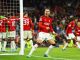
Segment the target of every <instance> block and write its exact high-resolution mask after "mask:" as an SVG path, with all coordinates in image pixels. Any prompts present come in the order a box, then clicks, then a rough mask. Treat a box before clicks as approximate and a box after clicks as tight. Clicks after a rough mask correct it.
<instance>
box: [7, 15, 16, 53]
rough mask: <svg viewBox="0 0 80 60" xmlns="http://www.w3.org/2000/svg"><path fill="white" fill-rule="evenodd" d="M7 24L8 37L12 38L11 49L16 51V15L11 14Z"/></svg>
mask: <svg viewBox="0 0 80 60" xmlns="http://www.w3.org/2000/svg"><path fill="white" fill-rule="evenodd" d="M7 24H8V32H9V35H8V38H10V40H11V51H12V52H14V51H16V44H15V38H16V17H15V16H11V17H10V18H9V19H8V20H7Z"/></svg>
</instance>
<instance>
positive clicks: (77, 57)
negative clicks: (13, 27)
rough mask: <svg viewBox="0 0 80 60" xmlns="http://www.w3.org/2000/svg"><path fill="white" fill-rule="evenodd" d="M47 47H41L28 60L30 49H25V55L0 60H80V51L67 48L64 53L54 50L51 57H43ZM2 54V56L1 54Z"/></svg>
mask: <svg viewBox="0 0 80 60" xmlns="http://www.w3.org/2000/svg"><path fill="white" fill-rule="evenodd" d="M46 50H47V47H39V48H38V49H37V50H36V51H35V52H34V53H33V55H32V56H31V57H30V58H26V55H27V54H28V53H29V51H30V49H27V48H26V49H25V55H23V56H20V55H3V56H2V55H0V60H80V49H78V48H67V49H66V50H65V51H62V49H61V48H53V50H52V51H50V54H49V55H50V56H49V57H43V55H44V52H45V51H46ZM0 54H2V53H1V52H0Z"/></svg>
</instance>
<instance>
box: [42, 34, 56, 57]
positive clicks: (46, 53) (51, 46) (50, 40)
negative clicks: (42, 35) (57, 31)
mask: <svg viewBox="0 0 80 60" xmlns="http://www.w3.org/2000/svg"><path fill="white" fill-rule="evenodd" d="M46 35H47V34H46ZM47 39H48V40H47V41H48V43H50V46H49V47H48V49H47V50H46V52H45V54H44V57H48V54H49V52H50V51H51V50H52V48H53V47H54V46H55V44H56V43H55V40H53V38H52V37H51V35H49V36H47Z"/></svg>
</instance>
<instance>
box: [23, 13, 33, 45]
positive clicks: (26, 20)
mask: <svg viewBox="0 0 80 60" xmlns="http://www.w3.org/2000/svg"><path fill="white" fill-rule="evenodd" d="M23 30H24V40H25V41H26V40H28V41H31V42H32V32H33V23H32V20H31V18H30V17H29V13H28V12H26V13H24V17H23ZM31 46H33V42H32V43H31Z"/></svg>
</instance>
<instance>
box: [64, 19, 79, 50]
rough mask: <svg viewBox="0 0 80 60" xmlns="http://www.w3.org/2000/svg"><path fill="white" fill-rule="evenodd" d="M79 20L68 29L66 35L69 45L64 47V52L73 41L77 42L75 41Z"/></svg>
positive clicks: (71, 23) (69, 25) (74, 21)
mask: <svg viewBox="0 0 80 60" xmlns="http://www.w3.org/2000/svg"><path fill="white" fill-rule="evenodd" d="M77 21H78V19H75V20H73V21H71V22H70V23H69V24H68V26H67V29H66V34H67V37H66V38H67V43H66V44H65V45H64V47H63V50H65V49H66V47H67V46H68V43H69V42H70V41H71V40H73V41H74V42H75V41H76V39H75V28H76V23H77Z"/></svg>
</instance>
